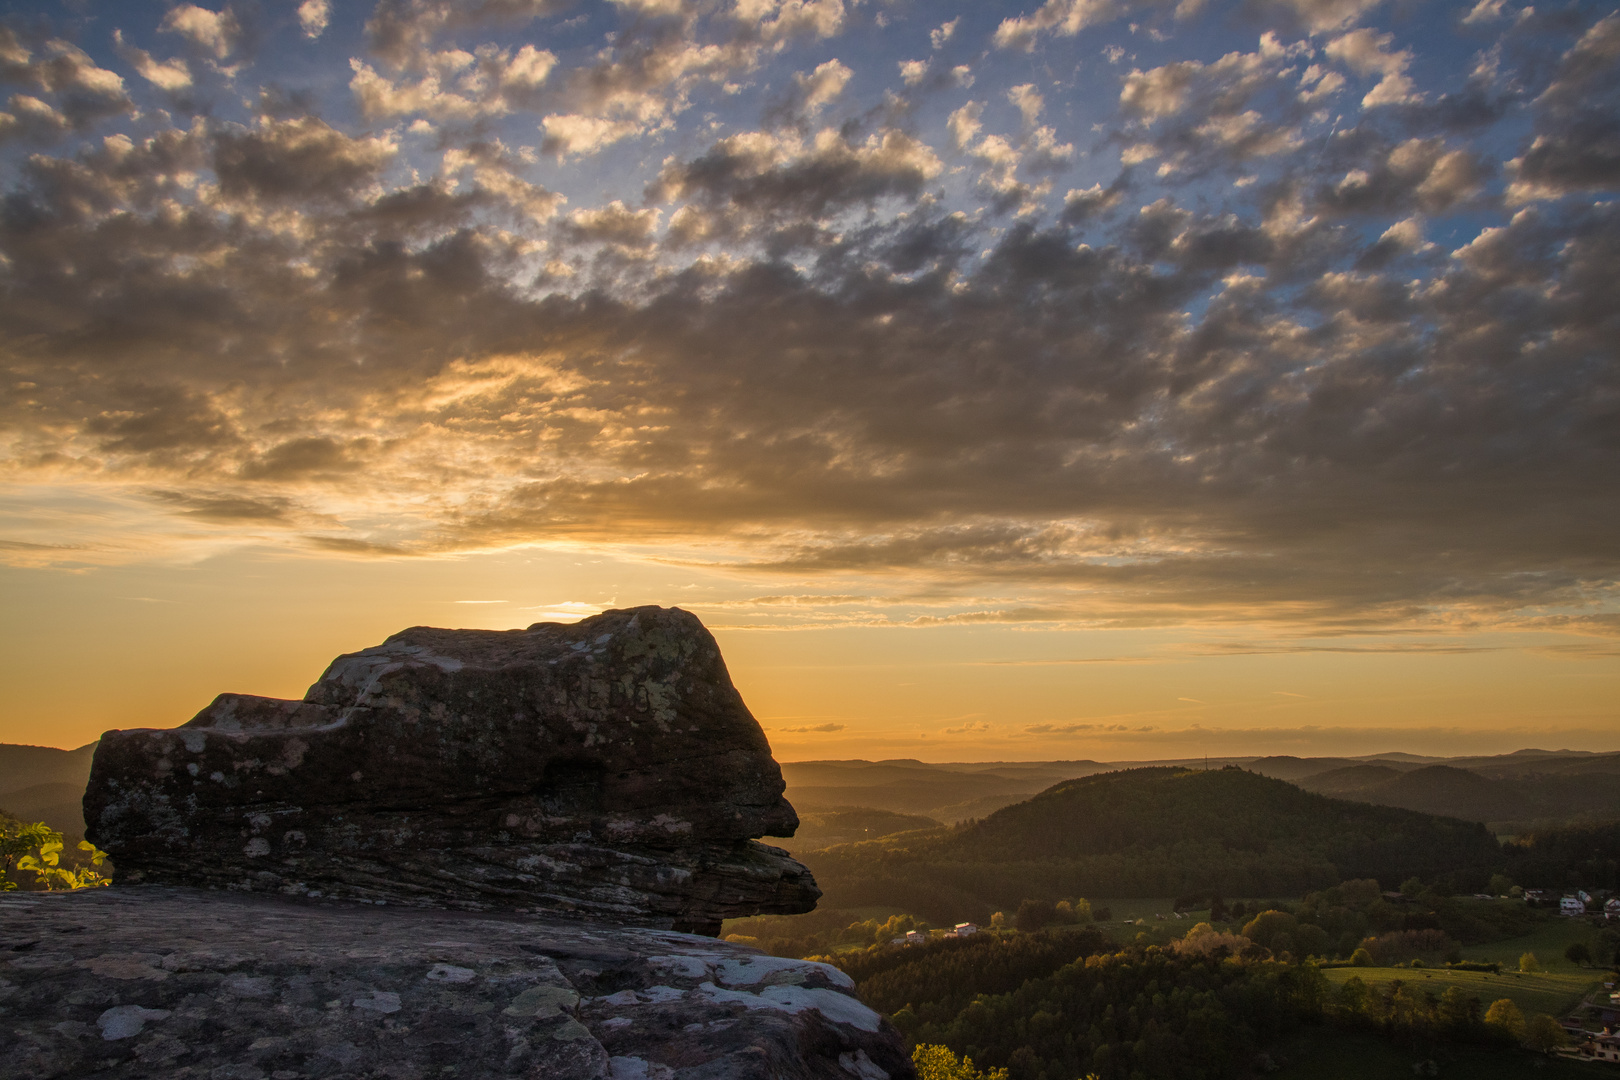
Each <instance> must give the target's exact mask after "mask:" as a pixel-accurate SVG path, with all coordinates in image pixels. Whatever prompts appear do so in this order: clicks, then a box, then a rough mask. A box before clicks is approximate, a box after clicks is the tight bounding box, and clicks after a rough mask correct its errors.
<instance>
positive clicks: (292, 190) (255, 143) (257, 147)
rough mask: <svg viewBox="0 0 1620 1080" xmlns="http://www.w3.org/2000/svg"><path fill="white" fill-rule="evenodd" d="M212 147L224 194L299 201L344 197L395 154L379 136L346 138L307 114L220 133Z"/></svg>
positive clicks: (369, 181)
mask: <svg viewBox="0 0 1620 1080" xmlns="http://www.w3.org/2000/svg"><path fill="white" fill-rule="evenodd" d="M213 150H214V162H213V164H214V175H215V176H217V177H218V178H219V186H220V191H221V192H223V193H224V194H225V195H227V196H230V197H232V198H261V199H269V200H274V201H299V202H307V201H310V200H345V199H347V198H349V197H350V196H351V195H353V194H354V193H355V192H356V191H357V190H358V189H360V188H362V187H364V186H366V185H369V184H372V183H375V182H376V180H377V178H378V177H379V175H380V174H381V172H382V169H383V168H384V167H385V166H386V165H387V164H388V163H389V161H390V160H392V158H393V156H394V153H395V147H394V145H393V144H392V143H391V142H389V141H388V140H387V139H385V138H367V139H351V138H349V137H348V136H346V135H343V134H342V133H340V132H337V131H334V130H333V129H332V128H330V127H328V126H327V125H326V124H325V123H324V122H322V121H320V120H317V119H315V118H314V117H310V116H305V117H299V118H298V119H295V120H280V121H277V120H267V121H265V122H264V123H262V124H261V125H260V126H259V128H258V130H256V131H230V130H228V131H224V132H221V133H220V134H219V135H218V136H217V137H215V139H214V145H213Z"/></svg>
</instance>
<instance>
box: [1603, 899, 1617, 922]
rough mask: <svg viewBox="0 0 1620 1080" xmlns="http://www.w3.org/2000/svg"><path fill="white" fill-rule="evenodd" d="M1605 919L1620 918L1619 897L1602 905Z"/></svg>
mask: <svg viewBox="0 0 1620 1080" xmlns="http://www.w3.org/2000/svg"><path fill="white" fill-rule="evenodd" d="M1603 917H1604V918H1605V919H1620V897H1616V898H1615V899H1613V900H1610V901H1609V902H1608V903H1606V904H1604V905H1603Z"/></svg>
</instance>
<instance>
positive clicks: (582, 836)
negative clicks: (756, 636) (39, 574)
mask: <svg viewBox="0 0 1620 1080" xmlns="http://www.w3.org/2000/svg"><path fill="white" fill-rule="evenodd" d="M784 788H785V784H784V782H783V780H782V772H781V769H780V768H779V767H778V766H777V764H776V762H775V760H774V759H773V758H772V757H771V752H770V746H769V744H768V743H767V741H766V739H765V734H764V732H763V731H761V730H760V726H759V723H758V722H757V721H756V720H755V719H754V717H753V716H752V715H751V714H750V713H749V711H748V708H747V706H745V705H744V704H743V701H742V698H741V696H740V695H739V694H738V693H737V690H736V688H735V687H734V686H733V685H732V682H731V677H730V675H729V674H728V673H727V671H726V666H725V663H724V661H723V660H722V659H721V656H720V649H719V646H718V645H717V644H716V643H715V640H714V638H713V637H712V636H711V635H710V634H709V632H708V631H707V630H706V629H705V628H704V627H703V625H702V623H701V622H699V621H698V619H697V618H696V617H695V616H693V615H691V614H689V613H688V612H685V611H682V610H680V609H679V608H659V607H640V608H632V609H628V610H622V611H607V612H604V613H602V614H601V615H597V616H595V617H593V618H589V619H585V620H584V621H582V622H579V623H574V624H557V623H537V624H535V625H534V626H531V627H529V628H528V629H526V630H508V631H490V630H440V629H433V628H429V627H415V628H412V629H410V630H405V631H403V632H401V633H398V634H395V635H394V636H393V637H390V638H389V639H388V640H387V641H385V642H384V643H383V644H381V645H378V646H375V647H373V648H369V649H365V650H362V651H361V652H357V653H350V654H348V655H345V656H340V657H338V658H337V659H336V660H335V661H333V662H332V665H331V666H330V667H329V668H328V669H327V671H326V673H325V674H324V675H322V676H321V678H320V680H319V681H317V682H316V683H315V684H314V685H313V686H311V687H310V689H309V692H308V693H307V694H305V695H304V697H303V699H302V700H301V701H283V700H280V699H275V698H264V697H252V696H248V695H243V694H221V695H220V696H219V697H218V698H216V699H215V700H214V702H213V703H212V704H211V705H209V706H208V707H207V708H206V709H204V710H203V711H202V712H201V713H199V714H198V715H197V717H196V718H195V719H193V720H191V721H190V722H189V723H187V724H185V725H184V726H182V727H179V728H175V729H171V730H131V731H113V732H108V733H107V734H106V735H104V736H103V737H102V740H101V744H100V746H99V748H98V749H97V751H96V756H95V762H94V765H93V766H92V769H91V775H90V784H89V787H88V789H87V790H86V792H85V799H84V809H85V820H86V821H87V822H88V823H89V828H88V830H87V832H88V835H89V837H90V838H91V839H92V840H94V841H95V842H96V843H97V844H99V845H100V846H101V847H102V848H104V849H106V850H107V851H108V852H109V853H110V854H111V855H112V857H113V861H114V864H115V865H116V866H117V868H118V878H119V881H120V882H121V883H127V884H136V883H160V884H170V885H196V886H205V887H212V888H224V889H231V890H239V891H240V890H246V891H253V892H277V893H283V894H287V895H293V896H302V897H306V898H313V897H325V898H342V899H349V900H358V901H366V902H371V903H389V904H396V905H397V904H409V905H418V906H434V907H449V908H460V909H464V910H491V909H499V908H506V909H516V910H521V911H529V912H547V913H551V914H561V913H573V914H577V915H582V916H587V917H591V918H596V919H605V920H610V921H613V922H616V923H619V924H631V925H641V926H647V927H653V928H663V929H676V930H686V931H692V932H698V933H707V934H711V935H712V934H716V933H718V932H719V927H720V921H721V920H722V919H726V918H734V917H739V916H745V915H753V914H760V913H778V914H791V913H796V912H803V911H809V910H811V909H812V908H813V907H814V906H815V901H816V898H817V897H818V896H820V890H819V889H817V888H816V885H815V882H814V880H813V879H812V877H811V875H810V872H809V871H808V870H807V869H805V867H804V866H802V865H801V864H799V863H798V862H796V861H794V860H793V859H792V858H791V857H790V856H789V855H788V854H787V853H786V852H785V851H783V850H781V849H780V848H775V847H770V846H768V845H765V844H761V843H759V842H757V840H756V839H755V838H756V837H760V836H791V835H792V834H793V831H794V829H795V828H796V827H797V826H798V818H797V816H796V815H795V814H794V812H793V808H792V807H791V806H790V805H788V802H787V800H786V799H784V798H783V797H782V792H783V790H784Z"/></svg>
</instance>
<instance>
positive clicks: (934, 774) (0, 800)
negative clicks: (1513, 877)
mask: <svg viewBox="0 0 1620 1080" xmlns="http://www.w3.org/2000/svg"><path fill="white" fill-rule="evenodd" d="M96 745H97V744H96V743H90V744H88V745H86V746H81V747H78V748H76V749H73V750H62V749H58V748H56V747H49V746H26V745H19V744H11V743H0V809H4V810H5V811H6V812H8V813H11V814H15V815H17V816H21V817H26V818H28V819H29V820H35V821H39V820H43V821H46V822H48V823H50V824H51V826H52V827H53V828H56V829H59V830H61V831H62V832H72V833H77V832H80V831H82V829H83V821H82V818H81V816H80V811H79V809H78V801H79V796H80V794H82V792H83V790H84V785H85V782H86V780H87V779H88V777H89V774H90V759H91V757H92V756H93V755H94V753H95V749H96ZM1207 760H1208V765H1209V766H1210V767H1211V768H1214V769H1219V768H1221V767H1223V766H1226V765H1239V766H1241V767H1243V768H1245V769H1248V770H1250V771H1252V772H1255V773H1259V774H1261V775H1264V776H1269V777H1273V778H1275V779H1279V780H1287V781H1290V782H1293V783H1297V784H1299V785H1300V786H1301V787H1303V788H1305V789H1306V790H1308V791H1313V792H1316V793H1318V794H1322V795H1330V796H1333V797H1335V798H1344V799H1351V800H1355V801H1359V802H1368V803H1374V804H1377V805H1383V806H1395V807H1400V808H1402V809H1408V810H1417V811H1421V812H1424V813H1433V814H1443V815H1448V816H1452V817H1460V818H1463V819H1465V820H1471V821H1483V822H1487V823H1489V824H1491V825H1493V826H1498V827H1502V826H1507V827H1509V829H1510V831H1511V830H1513V829H1517V828H1519V827H1529V826H1531V825H1532V824H1534V823H1537V822H1546V821H1562V820H1576V821H1578V820H1604V819H1620V753H1607V752H1594V751H1586V750H1541V749H1533V748H1527V749H1523V750H1516V751H1514V752H1513V753H1511V754H1497V755H1488V756H1472V757H1453V758H1438V757H1426V756H1423V755H1418V754H1407V753H1401V752H1397V751H1389V752H1384V753H1379V754H1367V755H1362V756H1359V757H1296V756H1292V755H1270V756H1266V757H1258V758H1256V757H1226V758H1209V759H1207ZM1178 765H1179V766H1187V767H1192V768H1203V767H1204V765H1205V759H1204V758H1181V759H1173V760H1170V761H1148V762H1144V761H1122V762H1100V761H1093V760H1090V759H1078V760H1068V761H988V762H943V763H930V762H923V761H919V760H917V759H915V758H891V759H887V760H883V761H865V760H860V759H846V760H835V759H826V760H816V761H792V762H785V763H783V764H782V774H783V776H784V777H785V778H786V780H787V783H788V790H787V797H788V800H789V801H790V802H792V803H793V805H794V806H795V807H796V808H797V809H798V810H799V811H800V813H801V814H806V815H818V814H826V813H831V812H840V813H843V812H848V811H849V810H851V809H866V810H872V811H883V812H887V813H888V814H891V815H898V817H896V818H894V819H883V818H874V819H873V820H872V822H868V823H866V824H865V825H863V828H876V827H878V826H877V825H876V824H875V823H876V822H877V821H880V820H892V821H893V822H895V823H896V824H897V828H898V827H899V825H898V823H899V822H900V821H902V820H905V819H910V818H915V817H928V818H934V819H937V820H939V821H941V822H944V823H946V824H954V823H956V822H959V821H964V820H968V819H973V818H983V817H987V816H989V815H990V814H992V813H994V812H995V811H997V810H1000V809H1001V808H1002V807H1005V806H1011V805H1013V804H1015V803H1018V802H1021V801H1023V800H1025V799H1028V798H1030V797H1031V796H1033V795H1035V794H1037V793H1039V792H1041V791H1044V790H1046V789H1047V788H1049V787H1051V786H1052V785H1053V784H1057V783H1061V782H1063V781H1067V780H1075V779H1080V778H1083V777H1086V776H1094V775H1097V774H1099V773H1105V772H1110V771H1117V770H1120V769H1127V768H1135V767H1152V766H1178ZM1435 770H1440V771H1435ZM1457 773H1466V774H1467V775H1466V776H1458V775H1455V774H1457ZM1470 777H1475V778H1478V779H1479V780H1483V781H1486V783H1484V784H1481V783H1479V782H1477V781H1476V780H1475V779H1470ZM839 835H843V834H841V833H837V831H836V830H835V831H834V832H831V833H828V836H829V837H833V836H839ZM813 839H814V840H815V841H817V842H819V840H820V839H822V838H821V837H819V836H817V837H814V838H813Z"/></svg>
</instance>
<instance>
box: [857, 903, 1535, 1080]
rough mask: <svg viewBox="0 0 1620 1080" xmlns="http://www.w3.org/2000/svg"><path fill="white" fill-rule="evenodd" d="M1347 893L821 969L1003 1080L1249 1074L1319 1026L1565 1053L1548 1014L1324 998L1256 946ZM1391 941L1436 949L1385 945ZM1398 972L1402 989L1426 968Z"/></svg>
mask: <svg viewBox="0 0 1620 1080" xmlns="http://www.w3.org/2000/svg"><path fill="white" fill-rule="evenodd" d="M1349 884H1350V885H1351V888H1350V890H1349V893H1350V896H1348V897H1347V896H1346V895H1343V894H1337V895H1327V894H1324V895H1322V896H1320V897H1317V898H1315V899H1316V903H1315V905H1314V908H1313V910H1311V911H1306V912H1302V913H1301V915H1300V917H1299V918H1298V919H1296V918H1295V917H1294V916H1292V915H1288V914H1287V913H1284V912H1280V911H1264V912H1261V913H1259V914H1258V915H1257V916H1256V917H1255V918H1254V919H1253V920H1252V921H1251V922H1250V923H1249V925H1248V926H1246V927H1245V928H1244V932H1243V934H1241V935H1238V934H1232V933H1226V932H1221V931H1218V930H1216V929H1215V928H1213V927H1211V926H1210V925H1208V924H1207V923H1206V924H1200V925H1198V926H1195V927H1193V928H1192V929H1191V930H1189V931H1188V932H1187V934H1186V935H1185V936H1184V937H1179V938H1178V937H1172V938H1170V939H1168V940H1166V941H1164V942H1162V943H1138V944H1134V945H1126V946H1120V945H1117V944H1115V943H1112V942H1110V941H1108V940H1107V939H1106V938H1105V937H1103V935H1102V934H1100V933H1098V932H1096V931H1095V930H1091V929H1081V930H1066V931H1057V932H1051V931H1045V932H1037V933H1013V934H1001V933H984V934H976V935H974V936H972V937H968V938H959V939H944V940H936V941H934V942H932V943H930V944H927V945H924V946H914V947H908V948H881V947H880V948H874V949H869V950H865V951H857V952H851V953H845V954H841V955H839V956H837V957H834V958H831V959H833V961H834V962H835V963H837V964H838V966H840V967H841V968H843V970H844V971H845V972H847V973H848V974H849V975H850V976H851V978H853V979H854V980H855V982H856V985H857V987H858V988H859V991H860V993H861V996H862V997H863V998H864V999H865V1000H866V1001H867V1002H868V1003H869V1004H871V1005H872V1006H873V1007H874V1008H878V1009H881V1010H883V1011H885V1012H887V1013H889V1014H890V1016H891V1017H892V1019H893V1021H894V1023H895V1026H896V1027H898V1028H899V1029H900V1030H901V1032H902V1033H904V1034H905V1035H906V1036H907V1038H909V1039H910V1040H912V1042H913V1043H914V1044H915V1045H917V1046H919V1047H923V1048H933V1047H944V1048H947V1049H948V1050H949V1051H950V1052H951V1053H952V1054H954V1055H960V1056H961V1057H965V1058H971V1059H972V1060H973V1061H974V1062H975V1063H977V1064H978V1065H980V1066H983V1067H984V1068H985V1069H986V1070H988V1071H992V1072H993V1071H994V1070H997V1069H1006V1070H1007V1072H1008V1075H1009V1080H1074V1078H1076V1077H1097V1078H1098V1080H1134V1078H1138V1077H1153V1078H1155V1080H1183V1078H1185V1080H1221V1078H1227V1077H1231V1078H1238V1077H1249V1076H1253V1075H1256V1074H1259V1073H1265V1072H1269V1071H1272V1069H1274V1068H1275V1067H1276V1066H1275V1063H1274V1062H1273V1060H1272V1058H1271V1054H1270V1050H1271V1049H1272V1048H1274V1047H1276V1046H1277V1045H1278V1043H1279V1042H1281V1041H1284V1040H1286V1039H1287V1038H1288V1037H1289V1036H1291V1035H1300V1034H1303V1035H1304V1037H1306V1038H1317V1037H1319V1036H1320V1034H1321V1031H1322V1030H1323V1029H1324V1027H1325V1028H1331V1029H1337V1030H1339V1031H1345V1032H1370V1033H1373V1034H1377V1035H1380V1036H1383V1037H1385V1038H1390V1039H1394V1040H1396V1041H1397V1042H1399V1043H1400V1044H1402V1045H1405V1046H1407V1047H1409V1048H1412V1049H1414V1050H1421V1049H1423V1048H1425V1047H1427V1050H1428V1051H1430V1052H1432V1051H1433V1049H1434V1048H1435V1046H1436V1044H1437V1043H1453V1044H1459V1045H1472V1046H1483V1047H1489V1048H1493V1052H1501V1053H1506V1054H1509V1055H1519V1054H1522V1053H1523V1051H1522V1050H1521V1049H1519V1048H1520V1047H1523V1048H1525V1049H1528V1050H1531V1051H1536V1052H1544V1051H1547V1050H1549V1049H1552V1048H1554V1047H1556V1046H1558V1045H1561V1044H1563V1043H1564V1042H1565V1041H1566V1039H1565V1036H1564V1034H1563V1031H1562V1029H1561V1028H1560V1027H1559V1025H1558V1023H1557V1022H1556V1021H1555V1020H1554V1018H1553V1017H1551V1016H1548V1015H1546V1014H1540V1013H1534V1014H1529V1015H1527V1014H1525V1013H1524V1012H1521V1011H1520V1009H1519V1008H1518V1006H1516V1005H1515V1004H1514V1003H1513V1002H1512V1001H1511V1000H1508V999H1502V998H1498V999H1496V1000H1493V1001H1490V1002H1486V1001H1482V1000H1481V999H1480V998H1479V997H1478V996H1477V995H1473V994H1468V993H1464V992H1463V991H1461V990H1460V989H1458V988H1457V987H1455V986H1453V987H1449V988H1447V989H1446V990H1444V991H1443V992H1440V993H1436V992H1434V991H1432V990H1425V989H1424V988H1423V986H1422V985H1421V982H1420V981H1419V980H1415V979H1414V981H1404V980H1400V979H1397V980H1393V981H1390V982H1387V983H1384V984H1382V985H1376V986H1369V985H1368V984H1367V983H1365V982H1363V981H1362V980H1361V979H1360V978H1359V977H1355V976H1352V977H1351V978H1349V979H1348V980H1347V981H1345V982H1344V983H1342V984H1341V985H1339V986H1338V987H1334V986H1333V985H1332V984H1330V983H1329V982H1328V980H1327V979H1326V978H1325V977H1324V976H1323V974H1322V971H1321V968H1320V967H1319V966H1318V964H1317V963H1316V962H1315V961H1313V960H1303V959H1302V960H1294V959H1291V958H1290V956H1289V954H1288V953H1287V952H1286V950H1284V951H1280V952H1279V951H1275V950H1274V949H1273V948H1268V947H1267V946H1266V945H1263V944H1262V943H1261V942H1262V940H1270V941H1271V942H1272V945H1273V946H1274V947H1276V948H1277V949H1281V948H1282V947H1283V946H1284V945H1285V944H1294V943H1296V942H1297V941H1298V940H1299V938H1300V936H1301V935H1299V930H1300V929H1301V928H1302V927H1306V926H1312V925H1314V924H1311V923H1308V922H1306V921H1305V919H1306V918H1309V917H1314V916H1315V915H1316V914H1317V913H1318V912H1319V911H1326V910H1327V909H1329V908H1331V907H1339V906H1342V904H1341V903H1340V902H1341V901H1344V900H1346V899H1350V900H1351V902H1352V903H1354V899H1355V897H1356V896H1358V895H1359V894H1360V893H1363V892H1365V890H1364V889H1361V888H1359V883H1349ZM1371 902H1372V901H1370V900H1369V901H1368V903H1371ZM1364 906H1365V905H1364ZM1278 916H1283V918H1278ZM1403 933H1405V934H1406V935H1407V936H1408V937H1414V936H1415V937H1417V938H1419V939H1421V938H1422V937H1423V936H1424V935H1425V934H1427V935H1431V936H1433V937H1435V938H1441V937H1444V935H1443V934H1442V933H1441V932H1439V931H1418V932H1412V931H1407V932H1401V931H1392V932H1389V933H1386V934H1385V935H1384V939H1385V940H1388V939H1389V938H1391V937H1395V938H1399V937H1401V935H1402V934H1403ZM1393 955H1394V953H1393V952H1392V953H1391V956H1390V957H1386V959H1390V958H1392V957H1393ZM1411 966H1412V968H1413V969H1414V977H1415V976H1416V975H1417V971H1416V969H1418V968H1421V967H1422V966H1423V965H1422V964H1421V963H1413V964H1412V965H1411ZM1516 1060H1520V1061H1522V1063H1523V1064H1524V1065H1526V1066H1528V1067H1534V1066H1536V1065H1538V1064H1546V1062H1545V1059H1537V1058H1533V1057H1529V1056H1525V1057H1522V1058H1518V1059H1516ZM1430 1075H1432V1074H1430Z"/></svg>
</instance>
